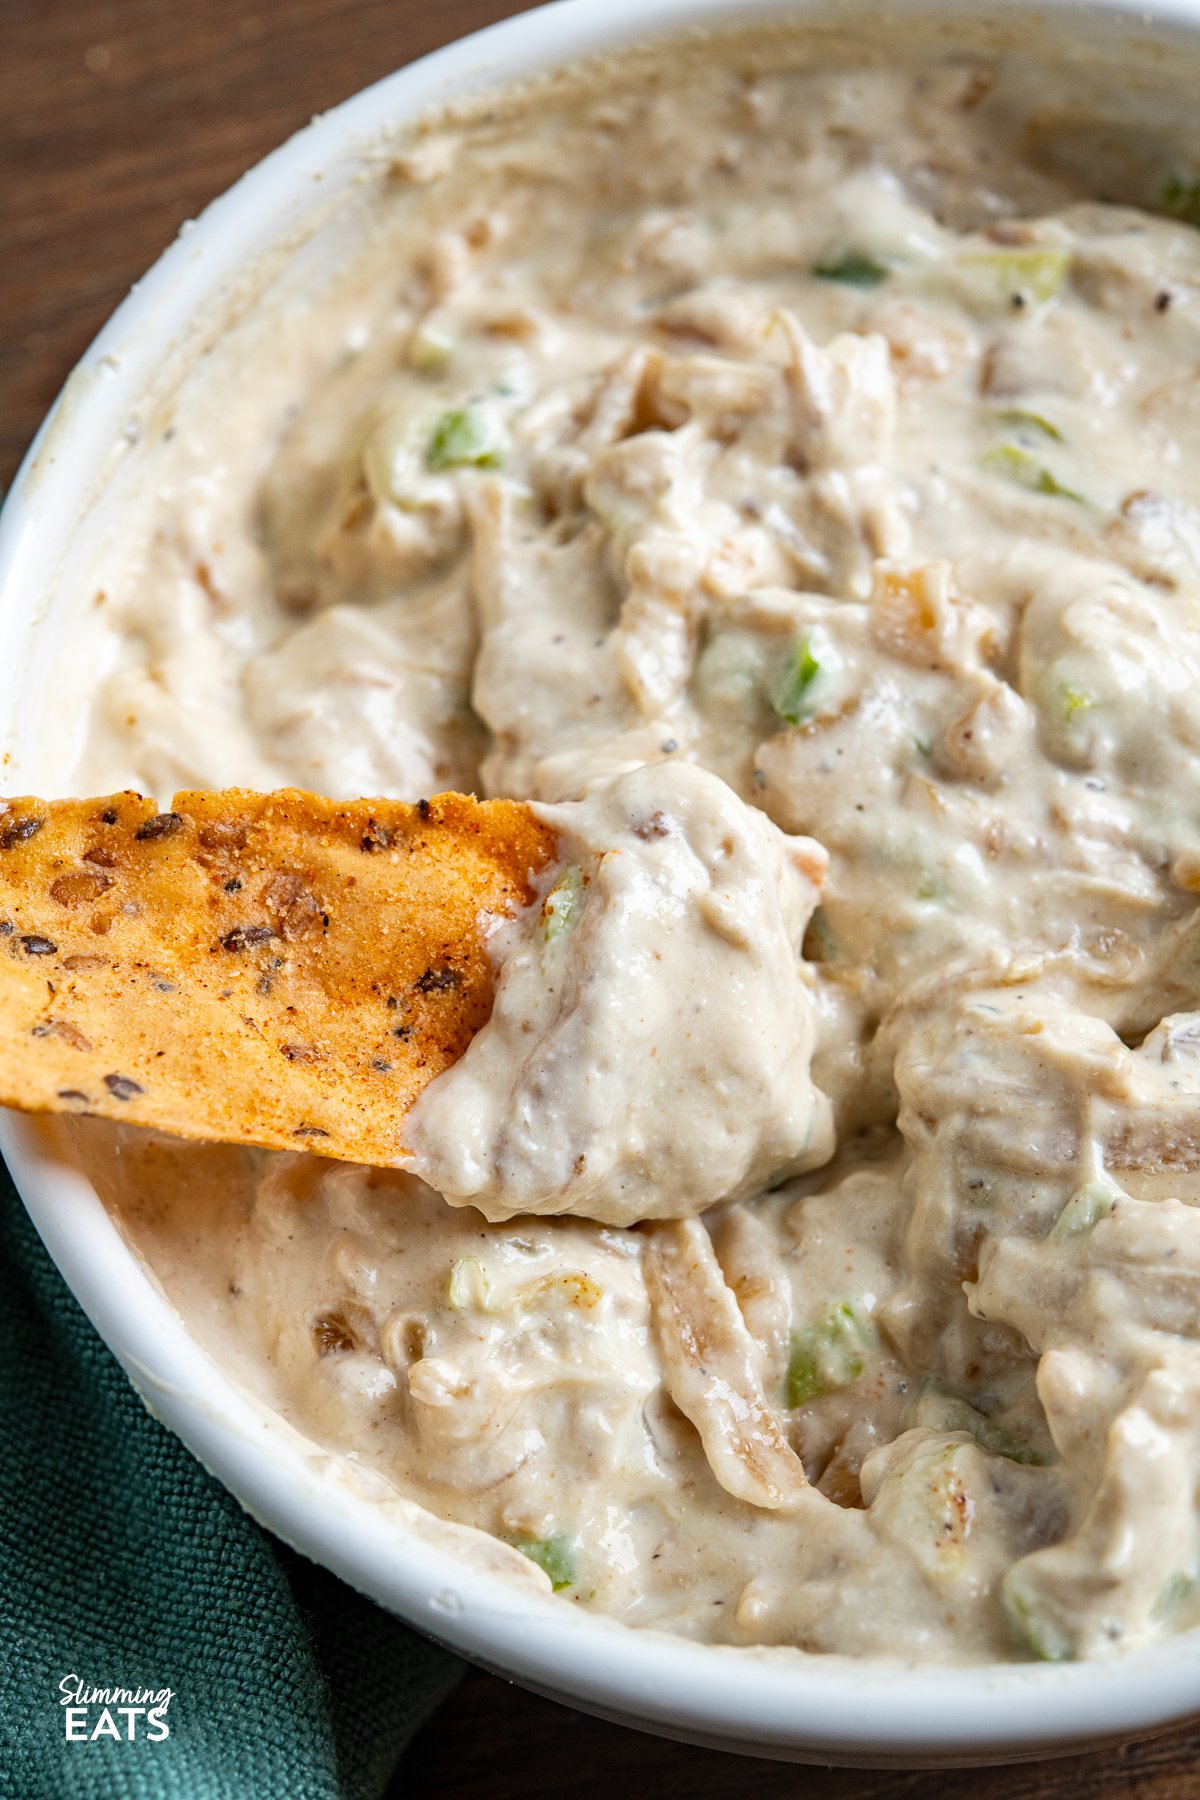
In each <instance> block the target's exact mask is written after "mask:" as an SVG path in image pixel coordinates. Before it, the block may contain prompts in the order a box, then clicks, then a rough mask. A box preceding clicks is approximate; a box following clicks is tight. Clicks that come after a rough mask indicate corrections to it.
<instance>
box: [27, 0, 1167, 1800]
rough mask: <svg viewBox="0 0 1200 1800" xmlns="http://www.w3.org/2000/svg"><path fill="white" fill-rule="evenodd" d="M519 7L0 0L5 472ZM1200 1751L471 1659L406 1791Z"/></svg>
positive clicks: (705, 1789) (365, 0)
mask: <svg viewBox="0 0 1200 1800" xmlns="http://www.w3.org/2000/svg"><path fill="white" fill-rule="evenodd" d="M519 10H521V8H520V7H519V6H516V5H513V4H511V0H193V4H191V5H180V4H179V3H178V0H0V171H2V172H3V180H2V181H0V246H2V247H3V254H2V259H0V320H2V321H3V341H2V342H0V480H3V481H4V482H7V481H8V480H9V479H10V478H11V476H12V473H13V471H14V469H15V468H16V465H17V462H18V461H19V459H20V456H21V453H22V451H23V450H24V447H25V445H26V443H27V442H28V440H29V438H30V437H31V436H32V434H33V432H34V430H35V428H36V426H37V423H38V421H39V419H40V418H41V416H42V414H43V413H44V412H45V410H46V408H47V407H48V406H49V404H50V402H51V400H52V399H53V398H54V395H55V393H56V392H57V390H58V388H59V386H60V384H61V383H62V380H63V378H64V376H65V375H66V373H67V371H68V369H69V368H70V367H71V364H72V363H73V362H74V361H75V358H76V357H77V356H78V355H79V353H80V351H81V350H82V349H83V348H84V346H85V345H86V343H87V342H88V340H89V339H90V338H91V337H92V335H93V333H94V332H95V331H96V330H97V329H98V327H99V326H100V325H101V324H102V323H103V322H104V319H105V318H106V317H107V315H108V314H109V312H110V311H111V310H112V308H113V306H114V305H115V304H116V302H117V301H118V300H119V299H120V298H121V296H122V294H123V293H124V292H125V290H126V288H127V287H128V286H129V284H130V282H132V281H133V280H134V279H135V278H136V277H137V276H138V275H139V274H140V273H141V272H142V270H143V269H145V268H146V267H147V265H148V264H149V263H151V262H152V261H153V260H154V258H155V257H156V256H157V255H158V253H159V251H160V250H162V249H163V248H164V246H165V245H166V244H167V243H168V242H169V241H170V239H171V237H172V236H173V235H174V233H175V231H176V230H177V228H178V226H179V225H180V224H181V223H182V222H183V220H184V219H186V218H188V217H190V216H191V215H193V214H194V213H196V212H197V211H198V210H199V209H200V208H201V207H202V206H203V205H204V203H205V202H206V201H207V200H209V199H211V198H212V197H213V195H215V194H217V193H219V192H220V191H221V190H222V189H223V188H225V187H227V186H228V185H229V183H230V182H231V181H233V180H234V178H235V177H236V176H237V175H239V174H240V173H241V172H242V170H243V169H245V168H247V167H248V166H249V165H250V164H251V163H253V162H256V161H257V160H258V158H259V157H260V156H261V155H262V154H263V152H264V151H266V150H269V149H270V148H271V147H272V145H274V144H276V143H278V142H279V141H280V140H281V139H282V138H284V137H286V136H287V135H288V133H289V132H291V131H294V130H295V129H296V128H297V126H299V125H302V124H304V123H305V121H306V120H307V119H308V118H309V117H310V116H311V115H312V114H313V113H315V112H320V111H323V110H324V109H325V108H326V107H329V106H331V105H333V104H334V103H335V102H336V101H338V100H341V99H343V98H345V96H346V95H347V94H350V93H353V92H354V90H355V89H356V88H360V87H362V86H364V85H365V83H367V82H369V81H373V80H374V79H375V78H376V77H377V76H380V75H383V74H386V73H387V71H388V70H389V69H392V68H394V67H396V66H397V65H398V64H400V63H403V62H408V61H410V60H411V59H412V58H413V57H415V56H419V55H421V54H422V53H423V52H425V51H427V50H431V49H433V48H434V47H435V46H436V45H437V44H440V43H444V42H445V41H446V40H448V39H450V38H453V37H457V36H460V35H461V34H462V33H463V32H466V31H471V30H474V29H475V28H476V27H477V26H480V25H483V24H486V23H488V22H489V20H491V19H495V18H499V17H501V16H503V15H504V14H506V13H510V12H516V11H519ZM869 1679H870V1677H869V1675H868V1674H866V1673H865V1672H864V1680H869ZM1198 1755H1200V1724H1198V1725H1196V1726H1193V1727H1189V1728H1186V1729H1184V1730H1181V1731H1175V1732H1172V1733H1170V1734H1168V1735H1167V1736H1164V1737H1161V1738H1158V1739H1156V1740H1153V1741H1151V1742H1149V1743H1143V1744H1139V1745H1134V1746H1129V1747H1126V1748H1124V1749H1121V1750H1118V1751H1106V1752H1103V1753H1100V1754H1097V1755H1095V1756H1089V1757H1073V1758H1070V1759H1068V1760H1065V1761H1062V1762H1055V1763H1048V1764H1043V1765H1041V1766H1040V1767H1036V1768H1035V1767H1024V1768H1020V1769H990V1770H977V1771H974V1772H972V1773H971V1774H969V1775H966V1776H963V1775H958V1774H953V1773H951V1774H939V1775H913V1774H904V1773H900V1772H882V1773H881V1772H873V1773H869V1774H868V1773H857V1772H853V1771H828V1772H827V1771H823V1770H802V1769H796V1768H790V1767H788V1766H787V1765H784V1764H779V1763H769V1762H751V1761H747V1760H744V1759H742V1758H738V1757H730V1756H721V1755H717V1754H714V1753H712V1752H710V1751H704V1750H694V1749H691V1748H688V1747H685V1746H681V1745H675V1744H669V1743H666V1742H663V1741H661V1740H659V1739H656V1738H649V1737H644V1736H642V1735H640V1734H638V1733H635V1732H631V1731H624V1730H621V1729H620V1728H619V1727H617V1726H613V1725H604V1724H601V1723H599V1722H598V1721H595V1720H591V1719H587V1718H584V1717H583V1716H582V1715H580V1714H578V1713H573V1712H569V1711H567V1710H565V1709H564V1708H562V1707H558V1706H554V1705H552V1704H551V1703H550V1702H549V1701H545V1700H539V1699H536V1698H534V1697H533V1696H532V1695H529V1694H525V1693H523V1692H521V1691H520V1690H519V1689H517V1688H512V1687H509V1686H507V1685H506V1684H505V1683H503V1682H500V1681H497V1680H495V1679H494V1678H493V1677H491V1676H487V1675H483V1674H480V1673H479V1672H477V1671H472V1672H471V1673H469V1674H468V1676H467V1678H466V1680H465V1682H464V1683H463V1685H462V1687H461V1688H459V1690H458V1692H457V1693H456V1694H455V1695H454V1697H453V1698H452V1699H451V1700H450V1701H449V1702H448V1703H447V1704H446V1706H445V1707H444V1708H443V1709H442V1711H441V1713H440V1714H439V1715H438V1717H437V1718H436V1719H435V1720H434V1721H433V1722H432V1723H431V1724H430V1725H429V1726H427V1727H426V1729H425V1730H424V1731H423V1732H422V1733H421V1734H420V1736H419V1737H418V1738H417V1739H416V1741H415V1742H414V1744H413V1746H412V1748H411V1749H410V1751H409V1753H408V1755H407V1756H406V1758H405V1760H404V1763H403V1765H402V1767H401V1769H400V1770H399V1771H398V1773H397V1779H396V1783H395V1787H394V1794H395V1796H397V1797H398V1796H400V1795H401V1794H403V1795H405V1796H409V1797H412V1796H418V1795H422V1796H423V1795H437V1796H438V1797H439V1800H537V1797H538V1796H545V1797H546V1800H593V1797H594V1800H600V1797H601V1796H608V1795H609V1794H610V1793H621V1794H627V1795H629V1796H630V1800H635V1797H636V1800H640V1797H641V1796H642V1795H651V1794H652V1795H654V1796H656V1797H657V1800H672V1797H674V1796H679V1800H734V1797H735V1796H737V1797H738V1800H740V1797H742V1796H750V1795H752V1796H753V1797H754V1800H782V1797H783V1796H784V1795H789V1796H791V1795H798V1794H802V1795H804V1796H806V1797H810V1800H868V1796H869V1797H871V1800H884V1797H885V1796H886V1797H887V1800H900V1797H901V1796H903V1797H904V1800H962V1795H963V1793H964V1784H965V1791H966V1792H967V1793H969V1794H970V1796H971V1800H1000V1797H1001V1796H1005V1797H1006V1800H1007V1797H1010V1796H1019V1797H1020V1800H1093V1797H1099V1796H1115V1795H1121V1796H1130V1797H1131V1800H1133V1797H1136V1800H1200V1766H1198V1760H1197V1759H1198ZM262 1800H276V1797H275V1796H268V1795H264V1796H262ZM279 1800H284V1797H283V1796H280V1797H279Z"/></svg>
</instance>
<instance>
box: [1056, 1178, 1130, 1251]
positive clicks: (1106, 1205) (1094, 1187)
mask: <svg viewBox="0 0 1200 1800" xmlns="http://www.w3.org/2000/svg"><path fill="white" fill-rule="evenodd" d="M1119 1191H1120V1190H1119V1189H1118V1188H1115V1187H1114V1186H1113V1184H1112V1182H1111V1181H1085V1182H1084V1184H1083V1186H1082V1187H1081V1188H1078V1189H1077V1190H1076V1192H1075V1193H1073V1194H1072V1195H1071V1198H1070V1199H1069V1200H1068V1201H1067V1204H1066V1205H1065V1206H1064V1207H1063V1209H1062V1211H1061V1212H1060V1213H1059V1215H1058V1217H1057V1219H1056V1220H1055V1221H1054V1224H1053V1225H1052V1226H1051V1228H1050V1236H1051V1237H1052V1238H1058V1239H1062V1238H1073V1237H1082V1236H1083V1234H1084V1232H1086V1231H1092V1230H1094V1229H1095V1227H1096V1226H1097V1225H1098V1224H1099V1223H1100V1221H1101V1219H1107V1217H1108V1215H1109V1213H1110V1212H1111V1211H1112V1209H1113V1202H1114V1200H1115V1199H1116V1197H1117V1194H1118V1193H1119Z"/></svg>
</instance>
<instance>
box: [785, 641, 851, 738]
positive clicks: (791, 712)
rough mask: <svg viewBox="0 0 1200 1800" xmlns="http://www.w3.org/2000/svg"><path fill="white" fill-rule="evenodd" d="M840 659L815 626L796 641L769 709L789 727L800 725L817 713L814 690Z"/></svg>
mask: <svg viewBox="0 0 1200 1800" xmlns="http://www.w3.org/2000/svg"><path fill="white" fill-rule="evenodd" d="M839 664H840V658H839V656H838V653H837V651H836V649H835V648H834V646H833V644H832V642H831V641H830V639H829V638H828V636H827V635H826V633H825V632H824V631H823V630H822V629H821V627H820V626H819V625H816V626H814V627H813V629H812V630H811V631H806V632H805V633H804V635H803V637H800V638H797V640H796V642H795V644H794V645H793V646H792V649H791V651H790V652H789V654H788V658H787V661H786V662H785V663H784V665H783V668H782V670H781V671H780V673H779V675H778V677H777V679H776V681H775V686H774V688H773V690H772V692H771V705H772V706H773V707H774V709H775V711H776V712H777V713H778V714H779V717H780V718H781V719H786V720H787V722H788V724H789V725H801V724H803V723H804V721H805V720H806V719H811V718H812V716H813V714H814V713H815V712H816V711H817V710H818V708H817V705H816V700H817V689H818V688H819V687H824V685H825V682H826V678H827V677H828V676H830V675H832V674H833V673H834V671H835V670H836V669H837V667H838V666H839Z"/></svg>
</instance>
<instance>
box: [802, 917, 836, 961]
mask: <svg viewBox="0 0 1200 1800" xmlns="http://www.w3.org/2000/svg"><path fill="white" fill-rule="evenodd" d="M805 936H806V937H810V938H811V939H812V940H813V945H814V947H815V948H816V950H818V951H819V952H820V960H821V961H822V962H832V961H833V959H834V957H835V956H836V955H837V941H836V939H835V938H834V935H833V932H832V931H831V930H830V929H829V915H828V914H827V913H826V911H825V908H824V907H823V906H818V907H817V909H816V911H815V912H814V913H813V916H812V918H811V919H810V920H809V921H808V930H807V932H806V933H805ZM812 960H816V959H815V958H813V959H812Z"/></svg>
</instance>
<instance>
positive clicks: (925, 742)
mask: <svg viewBox="0 0 1200 1800" xmlns="http://www.w3.org/2000/svg"><path fill="white" fill-rule="evenodd" d="M913 749H914V750H915V751H916V753H917V755H918V756H921V757H924V758H925V759H926V760H928V759H929V757H931V756H932V755H933V741H932V739H931V738H927V737H915V738H914V739H913Z"/></svg>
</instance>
